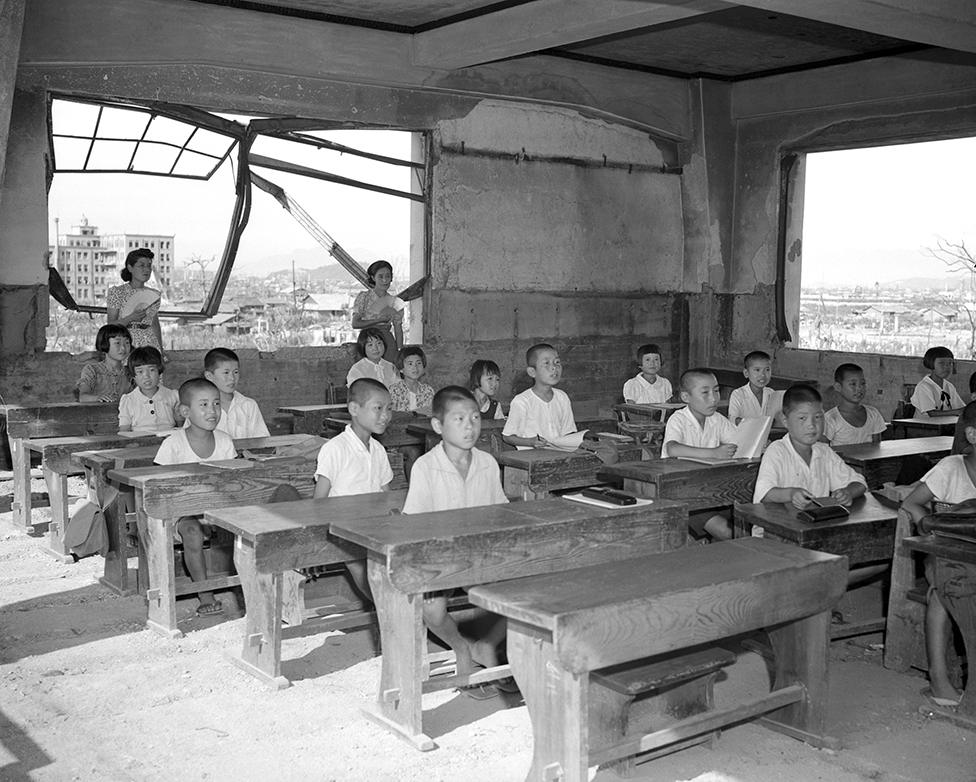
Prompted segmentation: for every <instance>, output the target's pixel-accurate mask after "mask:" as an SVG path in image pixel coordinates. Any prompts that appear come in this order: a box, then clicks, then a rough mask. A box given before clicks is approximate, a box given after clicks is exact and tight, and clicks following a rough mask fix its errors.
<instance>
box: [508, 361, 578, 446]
mask: <svg viewBox="0 0 976 782" xmlns="http://www.w3.org/2000/svg"><path fill="white" fill-rule="evenodd" d="M525 364H526V368H525V371H526V373H528V375H529V377H531V378H532V379H533V380H534V381H535V382H534V383H533V385H532V387H531V388H529V389H527V390H525V391H523V392H522V393H521V394H518V395H517V396H515V398H514V399H512V405H511V407H510V408H509V411H508V420H507V421H506V422H505V428H504V429H503V430H502V439H503V440H504V441H505V442H506V443H508V444H509V445H514V446H515V447H516V448H518V449H519V450H520V451H524V450H525V449H526V448H545V447H546V446H547V445H549V444H550V441H552V440H555V439H557V438H559V437H562V436H563V435H566V434H571V433H572V432H575V431H576V420H575V419H574V418H573V406H572V404H570V401H569V397H568V396H567V395H566V392H565V391H560V390H559V389H558V388H556V384H557V383H559V379H560V378H561V377H562V375H563V367H562V364H561V363H560V362H559V353H558V352H557V351H556V349H555V348H554V347H553V346H552V345H548V344H546V343H545V342H540V343H539V344H538V345H533V346H532V347H530V348H529V349H528V350H527V351H526V352H525Z"/></svg>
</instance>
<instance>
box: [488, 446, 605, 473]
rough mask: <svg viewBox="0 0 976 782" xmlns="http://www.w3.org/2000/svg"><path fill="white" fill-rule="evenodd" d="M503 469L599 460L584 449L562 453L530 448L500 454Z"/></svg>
mask: <svg viewBox="0 0 976 782" xmlns="http://www.w3.org/2000/svg"><path fill="white" fill-rule="evenodd" d="M497 459H498V463H499V464H500V465H502V467H521V468H522V469H528V468H530V467H531V466H532V465H534V464H538V463H540V462H560V461H570V460H576V459H597V456H596V454H594V453H593V452H592V451H587V450H584V449H582V448H577V449H576V450H575V451H560V450H557V449H555V448H529V449H526V450H524V451H503V452H502V453H500V454H498V457H497Z"/></svg>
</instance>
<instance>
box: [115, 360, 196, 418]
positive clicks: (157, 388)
mask: <svg viewBox="0 0 976 782" xmlns="http://www.w3.org/2000/svg"><path fill="white" fill-rule="evenodd" d="M128 364H129V371H130V372H131V373H132V378H133V380H134V381H135V384H136V387H135V388H134V389H133V390H132V391H130V392H129V393H127V394H123V395H122V398H121V399H120V400H119V431H120V432H159V431H163V430H165V429H173V428H174V427H176V426H182V425H183V417H182V416H181V415H180V414H179V406H180V395H179V394H178V393H177V392H176V391H175V390H174V389H172V388H167V387H166V386H164V385H163V384H162V381H161V379H160V376H161V375H162V374H163V357H162V356H161V355H160V353H159V351H158V350H156V348H154V347H151V346H149V345H145V346H143V347H141V348H136V349H135V350H133V351H132V352H131V353H130V354H129V360H128Z"/></svg>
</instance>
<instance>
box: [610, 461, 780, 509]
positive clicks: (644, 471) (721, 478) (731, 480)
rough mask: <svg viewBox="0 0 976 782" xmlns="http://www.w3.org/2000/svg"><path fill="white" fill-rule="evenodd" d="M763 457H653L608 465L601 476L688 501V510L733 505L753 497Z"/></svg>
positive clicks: (649, 493) (650, 494)
mask: <svg viewBox="0 0 976 782" xmlns="http://www.w3.org/2000/svg"><path fill="white" fill-rule="evenodd" d="M760 461H761V460H760V459H743V460H742V461H741V462H740V463H737V464H727V465H712V464H709V465H706V464H698V463H697V462H690V461H687V460H685V459H674V458H668V459H651V460H649V461H638V462H622V463H620V464H608V465H604V466H603V467H602V468H601V469H600V471H599V473H598V477H599V478H600V479H601V480H606V481H610V482H619V483H621V484H622V485H623V488H624V489H625V490H626V491H632V492H634V493H635V494H637V496H639V497H647V498H651V499H653V498H655V497H662V498H665V499H669V500H677V501H680V502H684V503H687V505H688V512H689V513H694V512H696V511H700V510H704V509H707V508H719V507H729V506H731V505H733V504H734V503H736V502H749V501H751V500H752V495H753V491H754V490H755V487H756V476H757V475H758V474H759V463H760Z"/></svg>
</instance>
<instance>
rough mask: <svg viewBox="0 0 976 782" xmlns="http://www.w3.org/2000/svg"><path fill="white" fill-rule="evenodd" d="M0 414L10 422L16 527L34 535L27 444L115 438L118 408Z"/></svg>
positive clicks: (75, 405) (74, 406)
mask: <svg viewBox="0 0 976 782" xmlns="http://www.w3.org/2000/svg"><path fill="white" fill-rule="evenodd" d="M0 411H2V412H3V414H4V415H5V417H6V421H7V440H8V442H9V444H10V459H11V463H12V469H13V483H14V496H13V501H12V502H11V510H12V511H13V523H14V526H15V527H18V528H19V529H23V530H26V531H27V532H33V529H32V525H31V503H32V497H31V490H30V472H31V464H30V454H29V453H28V452H27V449H26V447H25V441H26V440H30V439H33V438H37V437H74V436H83V435H93V434H114V433H116V432H118V430H119V406H118V404H112V403H106V402H53V403H50V404H43V405H7V407H6V409H5V410H4V409H3V408H2V407H0ZM55 491H56V489H55Z"/></svg>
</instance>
